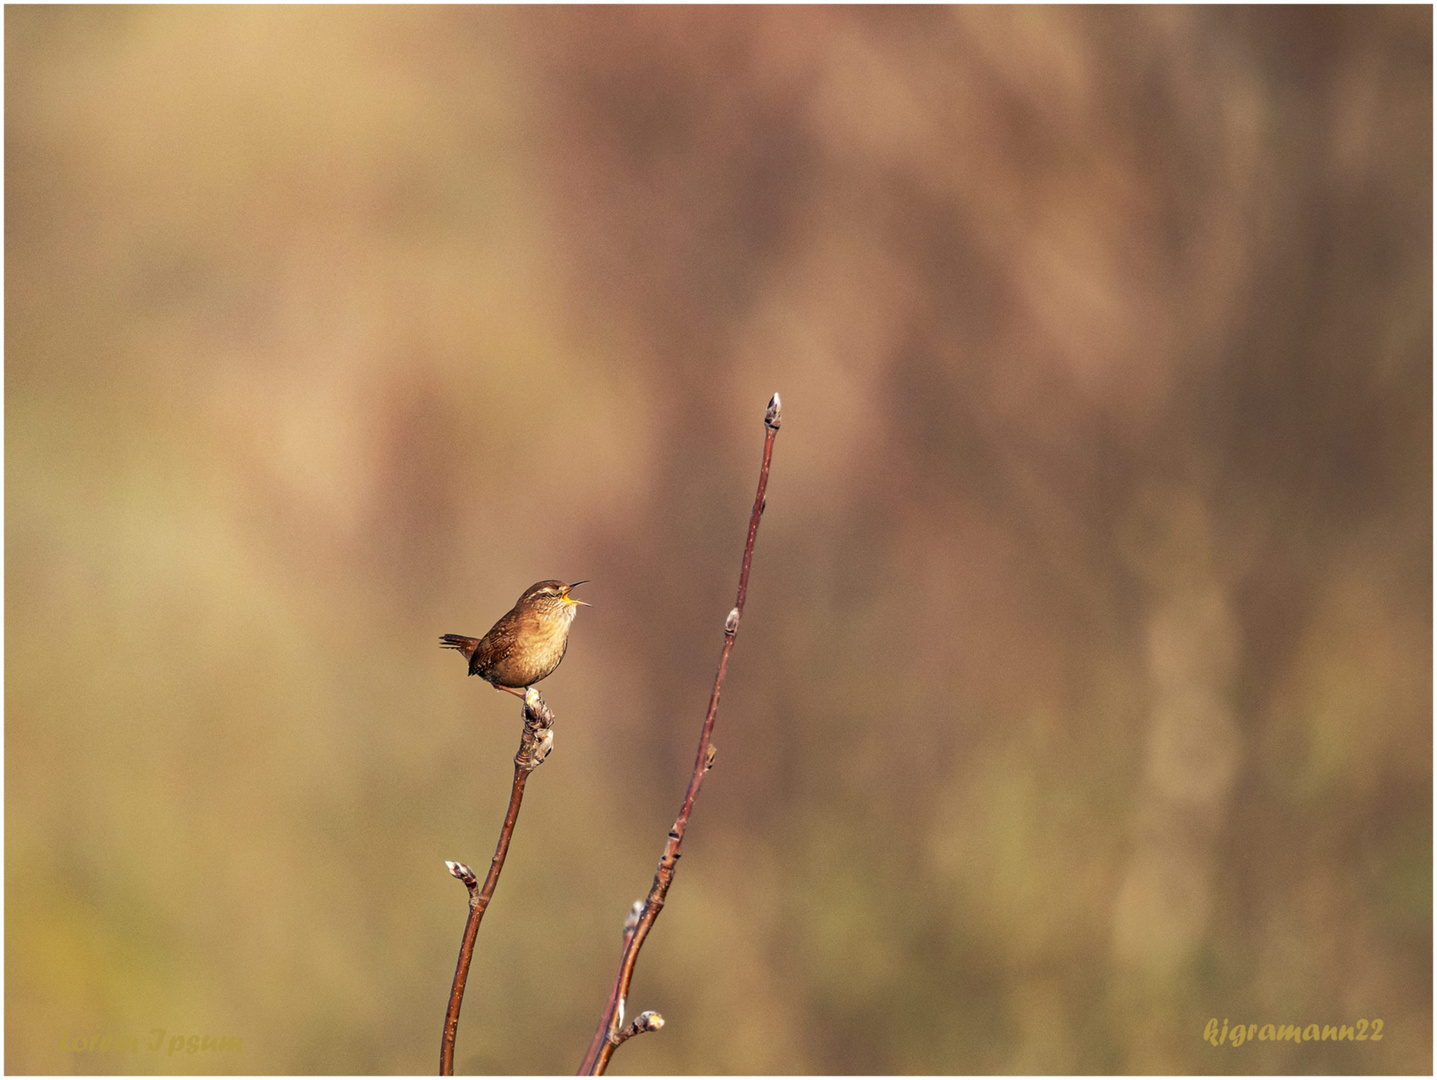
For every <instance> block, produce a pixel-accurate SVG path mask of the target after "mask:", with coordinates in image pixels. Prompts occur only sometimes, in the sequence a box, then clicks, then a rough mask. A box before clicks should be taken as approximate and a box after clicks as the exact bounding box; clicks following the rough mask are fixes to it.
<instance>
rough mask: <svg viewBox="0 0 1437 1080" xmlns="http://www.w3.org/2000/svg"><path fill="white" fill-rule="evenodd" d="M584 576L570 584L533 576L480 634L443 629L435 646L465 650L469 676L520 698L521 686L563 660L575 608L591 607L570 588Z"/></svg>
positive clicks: (543, 675)
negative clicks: (475, 676) (531, 580)
mask: <svg viewBox="0 0 1437 1080" xmlns="http://www.w3.org/2000/svg"><path fill="white" fill-rule="evenodd" d="M587 580H588V579H587V578H585V579H584V581H575V582H573V583H572V584H569V585H565V584H564V583H563V582H562V581H536V582H535V583H534V584H533V585H530V586H529V587H528V588H527V589H525V590H524V595H523V596H521V597H519V600H518V602H517V603H515V605H514V607H513V608H512V609H511V610H510V611H509V613H508V614H506V615H505V616H504V617H503V618H501V619H500V620H499V621H498V622H496V623H495V624H494V625H493V626H492V627H490V628H489V632H488V633H487V634H485V635H484V636H483V637H482V638H472V637H464V636H463V635H462V634H444V635H442V636H441V637H440V638H439V645H440V647H441V648H445V649H454V650H455V651H456V652H461V653H463V654H464V657H465V659H466V660H468V661H469V674H470V675H478V676H479V677H480V678H481V679H484V680H485V681H486V682H488V683H490V684H491V685H492V686H493V687H494V689H495V690H503V691H506V692H507V693H510V694H515V695H517V696H519V697H523V696H524V691H525V690H527V689H528V688H529V687H531V686H533V685H534V684H535V683H536V682H539V681H540V680H541V679H547V678H548V677H549V676H550V675H552V674H553V673H554V669H555V668H557V667H558V666H559V661H561V660H563V659H564V652H565V650H566V649H568V647H569V628H570V627H571V626H573V625H574V616H575V615H577V614H578V613H579V608H580V607H593V605H592V604H588V603H585V602H584V601H583V600H575V599H574V598H573V597H572V596H570V595H569V590H570V589H576V588H578V587H579V586H580V585H583V584H584V583H585V582H586V581H587Z"/></svg>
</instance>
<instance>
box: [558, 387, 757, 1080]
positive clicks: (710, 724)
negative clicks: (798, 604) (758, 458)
mask: <svg viewBox="0 0 1437 1080" xmlns="http://www.w3.org/2000/svg"><path fill="white" fill-rule="evenodd" d="M778 427H779V400H778V395H777V394H774V396H773V400H772V401H770V402H769V406H768V414H767V415H766V416H765V417H764V428H765V435H764V441H763V465H762V467H761V468H760V469H759V474H758V492H757V494H755V495H754V499H753V513H752V514H751V515H750V516H749V521H748V540H747V542H746V543H745V544H744V549H743V569H742V570H741V571H740V572H739V578H738V599H737V600H736V601H735V602H734V607H733V611H731V612H729V616H728V620H727V621H726V622H725V624H724V642H723V652H721V653H720V654H719V666H718V674H717V675H715V676H714V688H713V693H712V694H711V695H710V696H709V708H708V713H707V714H706V715H705V716H704V726H703V733H702V735H701V736H700V737H699V749H698V754H697V756H696V757H695V759H694V771H693V775H692V776H691V777H690V778H689V787H688V791H687V792H686V793H685V795H684V803H683V806H682V807H681V808H680V810H679V816H678V819H677V820H676V821H675V822H674V827H673V828H672V829H670V830H669V839H668V842H667V843H666V844H665V845H664V853H663V856H662V857H661V858H660V859H659V868H658V871H657V872H656V873H655V874H654V883H653V885H652V886H651V887H650V889H649V895H648V898H647V899H646V900H645V901H644V906H643V911H642V913H641V914H640V915H639V920H638V925H637V926H635V927H634V930H633V932H632V933H631V934H627V935H625V938H624V955H623V959H622V960H621V961H620V962H619V971H618V974H617V975H616V976H615V977H614V985H613V987H612V988H611V989H610V990H609V998H608V1001H607V1002H606V1004H605V1005H604V1014H603V1016H602V1018H601V1019H600V1020H599V1026H598V1029H597V1030H596V1031H595V1032H594V1038H593V1041H592V1042H591V1043H590V1044H589V1052H588V1053H587V1054H586V1055H585V1057H584V1063H583V1064H582V1065H580V1066H579V1075H581V1076H598V1075H602V1074H603V1072H604V1070H605V1069H607V1068H608V1066H609V1059H610V1058H611V1057H613V1054H614V1048H615V1047H617V1046H618V1044H619V1043H620V1042H621V1041H623V1040H622V1039H621V1038H620V1031H619V1029H620V1027H621V1025H622V1024H623V1015H622V1008H621V1006H622V1003H623V1002H624V1001H626V1000H627V998H628V994H629V983H630V982H631V981H632V980H633V977H634V965H635V964H636V963H637V962H638V959H639V950H640V949H642V948H643V947H644V939H645V938H646V937H648V935H649V930H650V929H651V928H652V927H653V925H654V920H656V919H657V918H658V917H659V912H660V911H662V910H663V907H664V899H665V897H666V896H667V895H668V891H669V885H670V884H671V883H672V882H673V879H674V871H675V869H676V868H677V865H678V861H679V848H680V847H681V846H682V845H683V842H684V831H685V830H686V829H687V828H688V824H689V813H690V812H691V811H692V810H693V807H694V799H695V798H696V797H697V796H698V793H699V786H700V785H701V784H702V783H703V779H704V773H706V772H707V771H708V766H709V764H710V757H709V752H710V745H711V744H710V742H709V739H710V738H711V737H712V736H713V729H714V717H715V716H716V715H717V714H718V703H719V694H720V692H721V691H722V690H723V680H724V675H725V673H726V672H727V671H728V658H729V653H731V652H733V643H734V638H735V637H737V635H738V624H739V621H740V620H741V619H742V618H743V604H744V600H745V598H746V597H747V595H748V570H749V564H750V563H751V562H752V560H753V542H754V538H755V537H756V536H757V535H758V522H759V518H761V517H762V516H763V507H764V490H765V489H766V488H767V487H768V467H769V463H770V462H771V461H772V459H773V440H774V437H775V436H776V435H777V434H778Z"/></svg>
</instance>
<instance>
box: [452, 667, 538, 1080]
mask: <svg viewBox="0 0 1437 1080" xmlns="http://www.w3.org/2000/svg"><path fill="white" fill-rule="evenodd" d="M553 728H554V714H553V713H552V712H550V711H549V706H548V705H546V704H545V703H544V699H543V698H542V697H540V696H539V691H537V690H535V689H534V688H533V687H530V688H529V689H528V690H526V691H525V692H524V734H523V735H522V736H521V737H520V739H519V752H518V753H516V754H515V755H514V790H513V791H512V792H511V793H510V794H509V810H508V812H507V813H505V815H504V825H503V827H502V828H501V829H500V830H499V846H498V847H496V848H495V849H494V858H493V859H492V860H490V862H489V874H488V876H486V877H485V878H484V887H483V888H479V887H478V886H479V879H478V878H477V877H475V876H474V871H473V870H470V869H469V867H467V866H465V865H464V864H463V863H455V862H446V863H445V864H444V865H445V866H447V867H449V872H450V873H451V874H453V875H454V876H455V877H456V878H458V879H459V880H460V881H462V882H464V885H465V887H466V888H467V889H468V890H469V919H468V921H467V922H465V924H464V940H463V941H462V942H461V943H460V945H459V965H458V967H457V968H455V971H454V987H453V989H451V990H450V991H449V1009H448V1011H447V1012H445V1014H444V1041H443V1043H441V1044H440V1048H439V1075H440V1076H453V1075H454V1036H455V1033H456V1032H457V1031H458V1030H459V1007H460V1006H461V1005H462V1004H463V1003H464V984H465V983H466V982H467V981H468V979H469V962H470V960H472V959H473V957H474V939H475V938H476V937H478V936H479V922H480V920H482V919H483V918H484V912H485V910H486V909H487V908H488V907H489V898H490V897H491V896H493V895H494V886H496V885H498V884H499V872H500V871H501V870H503V869H504V857H505V856H506V855H508V854H509V841H510V840H511V839H513V836H514V822H516V821H517V820H519V804H520V803H521V802H522V801H523V799H524V783H525V781H527V780H528V779H529V774H530V773H531V772H533V771H534V770H535V769H537V768H538V767H539V766H540V765H541V764H543V762H544V759H545V758H546V757H548V756H549V751H550V750H551V749H553V746H554V730H553Z"/></svg>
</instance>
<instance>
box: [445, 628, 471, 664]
mask: <svg viewBox="0 0 1437 1080" xmlns="http://www.w3.org/2000/svg"><path fill="white" fill-rule="evenodd" d="M439 647H440V648H441V649H457V650H458V651H459V652H462V653H463V654H464V659H465V660H468V659H470V658H472V657H473V655H474V650H475V649H477V648H479V639H478V638H472V637H462V636H461V635H459V634H445V635H444V636H442V637H441V638H440V639H439Z"/></svg>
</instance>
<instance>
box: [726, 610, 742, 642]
mask: <svg viewBox="0 0 1437 1080" xmlns="http://www.w3.org/2000/svg"><path fill="white" fill-rule="evenodd" d="M723 632H724V633H725V634H727V635H728V636H729V637H733V636H734V635H735V634H737V633H738V608H734V609H733V610H732V611H730V612H729V613H728V618H727V619H725V620H724V624H723Z"/></svg>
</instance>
